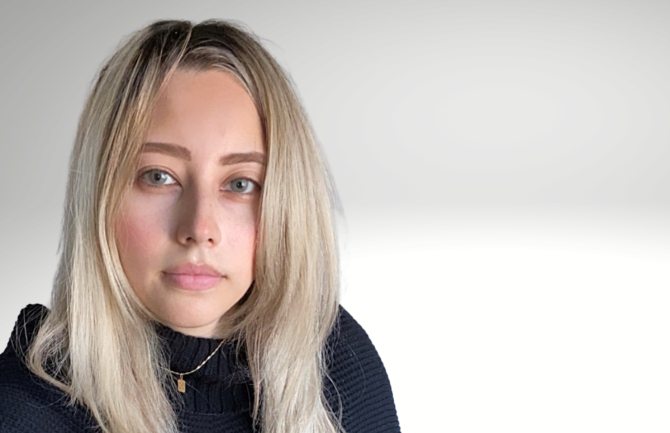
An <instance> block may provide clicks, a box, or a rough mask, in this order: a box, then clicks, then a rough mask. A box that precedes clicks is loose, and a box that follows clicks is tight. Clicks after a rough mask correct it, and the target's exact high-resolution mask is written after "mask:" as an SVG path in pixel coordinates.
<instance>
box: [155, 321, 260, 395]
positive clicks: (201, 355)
mask: <svg viewBox="0 0 670 433" xmlns="http://www.w3.org/2000/svg"><path fill="white" fill-rule="evenodd" d="M155 329H156V334H157V335H158V336H159V337H160V339H161V342H162V343H163V344H164V348H165V349H166V353H167V355H168V358H169V360H170V370H172V371H173V372H175V373H186V372H189V371H191V370H193V369H195V368H196V367H198V365H200V363H202V362H203V361H204V360H205V359H207V357H208V356H210V355H211V354H212V352H214V351H215V350H216V348H217V347H218V346H219V344H220V343H221V340H219V339H214V338H203V337H194V336H190V335H185V334H183V333H181V332H179V331H175V330H173V329H171V328H169V327H167V326H165V325H162V324H156V325H155ZM236 346H237V343H236V341H234V340H232V341H228V342H226V343H224V344H223V346H221V348H220V349H219V350H217V351H216V353H215V354H214V356H212V358H211V359H210V360H209V361H207V362H206V363H205V364H204V365H203V366H202V367H201V368H200V369H199V370H198V371H196V372H193V373H191V374H189V375H186V376H184V379H186V380H187V381H188V380H190V381H193V380H198V381H202V382H217V381H226V382H240V381H245V380H246V379H247V378H248V373H247V369H246V365H247V364H246V357H245V356H244V352H243V351H240V352H239V353H238V351H237V347H236Z"/></svg>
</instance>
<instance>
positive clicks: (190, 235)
mask: <svg viewBox="0 0 670 433" xmlns="http://www.w3.org/2000/svg"><path fill="white" fill-rule="evenodd" d="M264 156H265V150H264V145H263V136H262V129H261V122H260V118H259V116H258V112H257V111H256V108H255V106H254V103H253V101H252V99H251V97H250V96H249V94H248V93H247V92H246V90H245V89H244V88H243V87H242V86H241V85H240V83H239V82H238V81H237V79H236V78H235V77H233V76H232V75H230V74H228V73H226V72H223V71H220V70H210V71H204V72H203V71H200V72H193V71H177V72H176V73H175V74H174V75H173V76H172V77H171V78H170V80H169V81H168V83H167V86H166V87H165V88H164V90H163V91H162V93H161V94H160V95H159V98H158V100H157V102H156V106H155V109H154V111H153V113H152V118H151V123H150V127H149V130H148V134H147V138H146V143H145V145H144V147H143V151H142V153H141V155H140V161H139V170H138V172H137V173H136V178H135V182H134V184H133V186H132V188H131V190H130V191H129V192H128V193H127V195H126V196H125V197H124V199H123V201H122V206H121V212H120V214H119V217H118V218H117V220H116V222H115V228H116V241H117V245H118V249H119V255H120V258H121V264H122V266H123V269H124V272H125V274H126V276H127V277H128V280H129V282H130V284H131V286H132V288H133V290H134V292H135V294H136V295H137V297H138V298H139V300H140V301H141V302H142V303H143V304H144V305H145V306H146V307H147V308H148V309H149V310H150V311H151V312H152V313H153V314H154V315H155V316H156V317H157V318H158V320H159V321H160V322H161V323H163V324H164V325H166V326H168V327H170V328H172V329H174V330H176V331H179V332H182V333H184V334H186V335H192V336H198V337H206V338H213V337H216V334H217V333H216V329H217V324H218V323H219V320H220V319H221V317H223V315H224V314H225V313H226V312H227V311H228V310H229V309H230V307H232V306H233V305H234V304H235V303H236V302H238V301H239V300H240V298H242V296H243V295H244V294H245V293H246V292H247V290H248V289H249V286H250V285H251V283H252V282H253V275H254V273H253V272H254V252H255V248H256V235H257V229H258V226H257V220H258V212H259V202H260V191H261V187H262V185H263V174H264V172H265V166H264ZM183 264H196V265H201V264H207V265H209V266H210V267H212V268H214V269H215V270H216V271H218V272H219V273H220V274H221V277H220V278H218V277H215V278H218V279H217V280H216V284H215V285H214V287H211V288H207V289H198V290H193V289H185V288H183V287H180V286H179V284H176V283H175V282H174V281H173V280H171V279H170V278H169V277H170V274H169V273H167V272H166V271H168V270H170V269H173V268H174V267H175V266H178V265H183Z"/></svg>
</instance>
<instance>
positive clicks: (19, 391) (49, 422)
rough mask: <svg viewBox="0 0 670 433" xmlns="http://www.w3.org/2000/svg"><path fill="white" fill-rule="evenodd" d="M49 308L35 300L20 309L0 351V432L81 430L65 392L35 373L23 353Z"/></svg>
mask: <svg viewBox="0 0 670 433" xmlns="http://www.w3.org/2000/svg"><path fill="white" fill-rule="evenodd" d="M48 312H49V310H48V309H47V308H46V307H45V306H43V305H38V304H31V305H28V306H27V307H26V308H24V309H23V310H21V312H20V314H19V317H18V319H17V321H16V325H15V326H14V330H13V331H12V333H11V336H10V339H9V342H8V343H7V347H6V348H5V350H4V352H3V353H2V354H0V432H3V433H24V432H35V431H49V432H76V431H81V429H80V428H79V423H78V422H77V421H76V417H74V416H73V411H76V409H74V408H71V407H68V406H67V404H66V403H67V396H66V395H65V394H64V393H62V392H61V391H60V390H58V389H57V388H55V387H54V386H52V385H50V384H49V383H47V382H46V381H44V380H42V379H40V378H39V377H37V376H35V375H34V374H33V373H32V372H31V371H30V370H29V369H28V367H27V366H26V365H25V363H24V361H23V359H24V358H23V356H24V354H25V353H26V352H27V349H28V347H29V345H30V343H31V342H32V339H33V337H34V335H35V333H36V332H37V331H38V329H39V325H40V324H41V322H42V320H43V319H44V317H46V314H48Z"/></svg>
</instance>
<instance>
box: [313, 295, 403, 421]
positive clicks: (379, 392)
mask: <svg viewBox="0 0 670 433" xmlns="http://www.w3.org/2000/svg"><path fill="white" fill-rule="evenodd" d="M326 359H328V361H329V365H328V375H329V377H327V378H326V379H325V394H326V398H327V400H328V402H329V404H330V407H331V409H332V410H333V412H334V413H335V415H336V416H338V415H341V420H342V426H343V428H344V431H345V432H346V433H399V432H400V425H399V423H398V416H397V413H396V409H395V403H394V401H393V393H392V391H391V383H390V382H389V378H388V375H387V373H386V369H385V368H384V364H383V363H382V360H381V358H380V357H379V354H378V353H377V350H376V349H375V347H374V345H373V344H372V341H370V338H369V337H368V335H367V334H366V332H365V330H363V328H362V327H361V325H359V324H358V322H356V320H354V318H353V317H352V316H351V314H349V312H348V311H346V310H345V309H344V308H343V307H341V306H340V309H339V313H338V318H337V322H336V324H335V327H334V329H333V332H332V333H331V335H330V337H329V339H328V344H327V353H326Z"/></svg>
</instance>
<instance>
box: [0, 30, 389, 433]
mask: <svg viewBox="0 0 670 433" xmlns="http://www.w3.org/2000/svg"><path fill="white" fill-rule="evenodd" d="M70 166H71V167H70V177H69V181H68V188H67V197H66V207H65V210H66V212H65V218H64V225H63V234H62V240H61V248H62V253H61V259H60V263H59V267H58V272H57V274H56V278H55V282H54V290H53V296H52V308H51V310H48V309H47V308H46V307H44V306H41V305H29V306H28V307H26V308H25V309H24V310H23V311H22V312H21V314H20V315H19V319H18V321H17V324H16V327H15V330H14V332H13V333H12V337H11V339H10V343H9V344H8V346H7V349H6V350H5V352H4V353H3V354H2V355H1V357H0V431H1V432H34V431H50V432H80V431H92V430H95V429H99V431H104V432H114V433H117V432H155V433H159V432H160V433H164V432H177V431H184V432H200V431H202V432H205V431H207V432H219V431H220V432H224V431H225V432H245V431H263V432H338V431H345V432H347V433H355V432H365V433H370V432H394V431H395V432H397V431H399V427H398V421H397V416H396V412H395V407H394V403H393V397H392V394H391V388H390V384H389V381H388V378H387V376H386V373H385V370H384V367H383V365H382V362H381V360H380V359H379V356H378V355H377V353H376V351H375V349H374V346H373V345H372V343H371V342H370V340H369V339H368V337H367V335H366V334H365V332H364V331H363V329H362V328H361V327H360V326H359V325H358V324H357V323H356V322H355V320H354V319H353V318H352V317H351V316H350V315H349V314H348V313H347V312H346V311H345V310H344V309H343V308H342V307H340V306H339V305H338V260H337V244H336V238H335V232H334V221H333V209H334V205H335V200H334V197H335V196H334V188H333V186H332V184H331V182H330V179H329V176H328V174H327V170H326V165H325V162H324V161H323V159H322V157H321V155H320V154H319V152H318V148H317V146H316V144H315V140H314V137H313V133H312V130H311V128H310V126H309V124H308V121H307V117H306V115H305V113H304V112H303V109H302V107H301V105H300V103H299V101H298V99H297V97H296V95H295V93H294V91H293V89H292V86H291V84H290V82H289V80H288V79H287V77H286V75H285V73H284V72H283V71H282V70H281V68H280V67H279V66H278V65H277V63H276V62H275V61H274V60H273V59H272V57H271V56H270V55H269V54H268V53H267V51H266V50H265V49H263V48H262V47H261V45H260V44H259V43H258V42H257V40H256V39H255V38H254V37H252V36H251V35H250V34H248V33H246V32H245V31H243V30H242V29H240V28H239V27H237V26H235V25H232V24H230V23H226V22H222V21H214V20H212V21H206V22H203V23H200V24H198V25H195V26H193V25H192V24H191V23H189V22H184V21H158V22H155V23H153V24H151V25H149V26H148V27H146V28H145V29H142V30H140V31H139V32H137V33H135V34H133V35H132V36H131V37H130V38H129V39H128V40H127V41H125V43H124V44H123V45H122V46H121V47H120V48H119V49H118V51H117V52H116V53H115V54H114V55H113V56H112V57H111V59H110V60H109V61H108V62H107V64H106V65H105V66H104V67H103V68H102V70H101V72H100V74H99V77H98V78H97V81H96V84H95V86H94V88H93V90H92V92H91V94H90V96H89V98H88V100H87V103H86V106H85V109H84V112H83V114H82V116H81V119H80V123H79V128H78V133H77V138H76V142H75V147H74V150H73V153H72V156H71V161H70ZM36 408H38V409H39V410H35V409H36ZM91 429H92V430H91Z"/></svg>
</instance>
